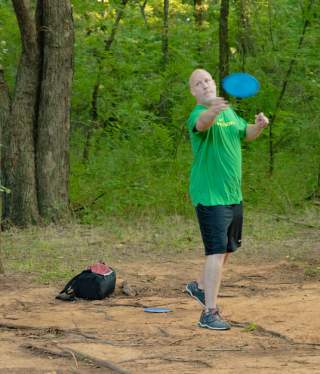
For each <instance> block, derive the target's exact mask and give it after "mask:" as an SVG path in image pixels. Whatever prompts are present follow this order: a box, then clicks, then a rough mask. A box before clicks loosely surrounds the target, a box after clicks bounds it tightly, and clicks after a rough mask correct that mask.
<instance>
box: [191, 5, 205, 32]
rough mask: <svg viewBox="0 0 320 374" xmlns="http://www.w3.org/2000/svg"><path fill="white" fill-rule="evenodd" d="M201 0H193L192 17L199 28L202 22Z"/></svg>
mask: <svg viewBox="0 0 320 374" xmlns="http://www.w3.org/2000/svg"><path fill="white" fill-rule="evenodd" d="M202 1H203V0H193V7H194V11H193V13H194V19H195V23H196V25H197V27H198V28H201V26H202V23H203V9H202Z"/></svg>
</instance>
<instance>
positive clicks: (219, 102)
mask: <svg viewBox="0 0 320 374" xmlns="http://www.w3.org/2000/svg"><path fill="white" fill-rule="evenodd" d="M228 106H229V104H228V102H227V101H226V100H225V99H224V98H223V97H215V98H214V99H212V101H211V105H210V107H209V110H210V111H211V113H213V114H214V116H215V117H217V116H218V115H219V114H220V113H221V112H223V111H224V110H225V109H227V108H228Z"/></svg>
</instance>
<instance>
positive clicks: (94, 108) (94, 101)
mask: <svg viewBox="0 0 320 374" xmlns="http://www.w3.org/2000/svg"><path fill="white" fill-rule="evenodd" d="M127 3H128V0H122V1H121V7H120V8H119V9H118V11H117V15H116V19H115V21H114V24H113V26H112V30H111V33H110V36H109V38H107V39H106V40H105V41H104V45H105V48H104V50H105V52H109V51H110V49H111V46H112V43H113V42H114V39H115V36H116V33H117V31H118V28H119V23H120V21H121V19H122V17H123V14H124V10H125V7H126V5H127ZM103 62H104V59H103V58H101V57H98V73H97V79H96V82H95V84H94V86H93V90H92V96H91V109H90V118H91V123H89V124H88V125H87V127H86V131H85V143H84V147H83V155H82V157H83V161H85V162H86V161H88V160H89V153H90V144H91V138H92V133H93V128H94V126H96V124H97V121H98V117H99V112H98V99H99V87H100V82H101V75H102V71H103Z"/></svg>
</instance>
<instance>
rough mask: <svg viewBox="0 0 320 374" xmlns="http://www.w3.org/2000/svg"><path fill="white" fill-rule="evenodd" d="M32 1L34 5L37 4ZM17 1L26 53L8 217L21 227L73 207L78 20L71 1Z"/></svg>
mask: <svg viewBox="0 0 320 374" xmlns="http://www.w3.org/2000/svg"><path fill="white" fill-rule="evenodd" d="M31 3H32V4H31ZM34 3H35V2H31V1H30V0H12V4H13V7H14V11H15V13H16V17H17V21H18V24H19V29H20V35H21V44H22V52H21V58H20V63H19V67H18V70H17V76H16V84H15V89H14V94H13V99H12V105H11V110H10V114H9V116H8V121H6V125H5V126H4V129H3V130H4V131H3V141H4V148H3V184H4V185H5V187H7V188H9V189H10V190H11V193H10V194H5V195H4V201H5V203H4V212H3V216H4V218H5V219H6V221H8V222H9V223H13V224H15V225H18V226H27V225H30V224H38V223H40V222H41V218H45V219H46V220H48V221H50V222H52V221H56V220H57V218H60V217H61V216H62V215H64V214H65V212H66V211H67V210H68V172H69V168H68V144H69V107H70V89H71V77H72V59H71V57H72V45H73V23H72V16H71V6H70V0H38V1H37V2H36V14H34V11H33V9H34V7H33V6H32V5H34Z"/></svg>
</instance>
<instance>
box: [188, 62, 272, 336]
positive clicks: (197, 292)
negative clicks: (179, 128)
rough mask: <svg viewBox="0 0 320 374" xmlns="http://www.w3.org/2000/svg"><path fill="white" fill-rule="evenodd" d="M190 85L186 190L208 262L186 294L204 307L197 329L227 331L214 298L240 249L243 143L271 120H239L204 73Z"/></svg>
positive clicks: (198, 73) (260, 117)
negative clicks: (189, 163)
mask: <svg viewBox="0 0 320 374" xmlns="http://www.w3.org/2000/svg"><path fill="white" fill-rule="evenodd" d="M189 84H190V91H191V94H192V95H193V96H194V97H195V99H196V101H197V105H196V106H195V107H194V109H193V111H192V112H191V114H190V116H189V119H188V122H187V124H188V130H189V134H190V139H191V145H192V151H193V155H194V160H193V164H192V169H191V176H190V189H189V190H190V196H191V200H192V203H193V205H194V206H195V207H196V213H197V217H198V221H199V226H200V231H201V236H202V240H203V244H204V247H205V255H206V260H205V264H204V267H203V271H202V274H201V276H200V278H199V280H198V282H196V281H192V282H190V283H188V284H187V286H186V290H187V292H188V293H189V294H190V295H191V296H192V297H194V298H195V299H197V301H199V302H200V304H202V306H203V307H204V309H203V312H202V314H201V316H200V320H199V323H198V324H199V326H200V327H205V328H209V329H213V330H228V329H230V325H229V324H228V323H227V322H226V321H224V320H223V319H222V318H221V316H220V314H219V310H218V307H217V298H218V292H219V288H220V283H221V277H222V268H223V265H224V264H225V262H226V259H227V257H228V255H229V254H230V253H232V252H234V251H235V250H236V249H237V248H238V247H240V245H241V231H242V220H243V217H242V193H241V139H246V140H248V141H251V140H254V139H256V138H257V137H258V136H259V135H260V134H261V132H262V131H263V129H264V128H265V127H266V126H267V125H268V123H269V121H268V118H267V117H265V116H264V114H263V113H259V114H258V115H256V120H255V124H252V125H248V124H247V123H246V121H244V120H243V119H242V118H240V117H238V115H237V114H236V113H235V112H234V111H233V110H232V109H231V108H230V106H229V105H228V103H227V102H226V101H225V100H224V99H223V98H222V97H217V96H216V84H215V82H214V80H213V79H212V77H211V75H210V74H209V73H208V72H207V71H206V70H202V69H196V70H195V71H194V72H193V73H192V74H191V77H190V80H189Z"/></svg>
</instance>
